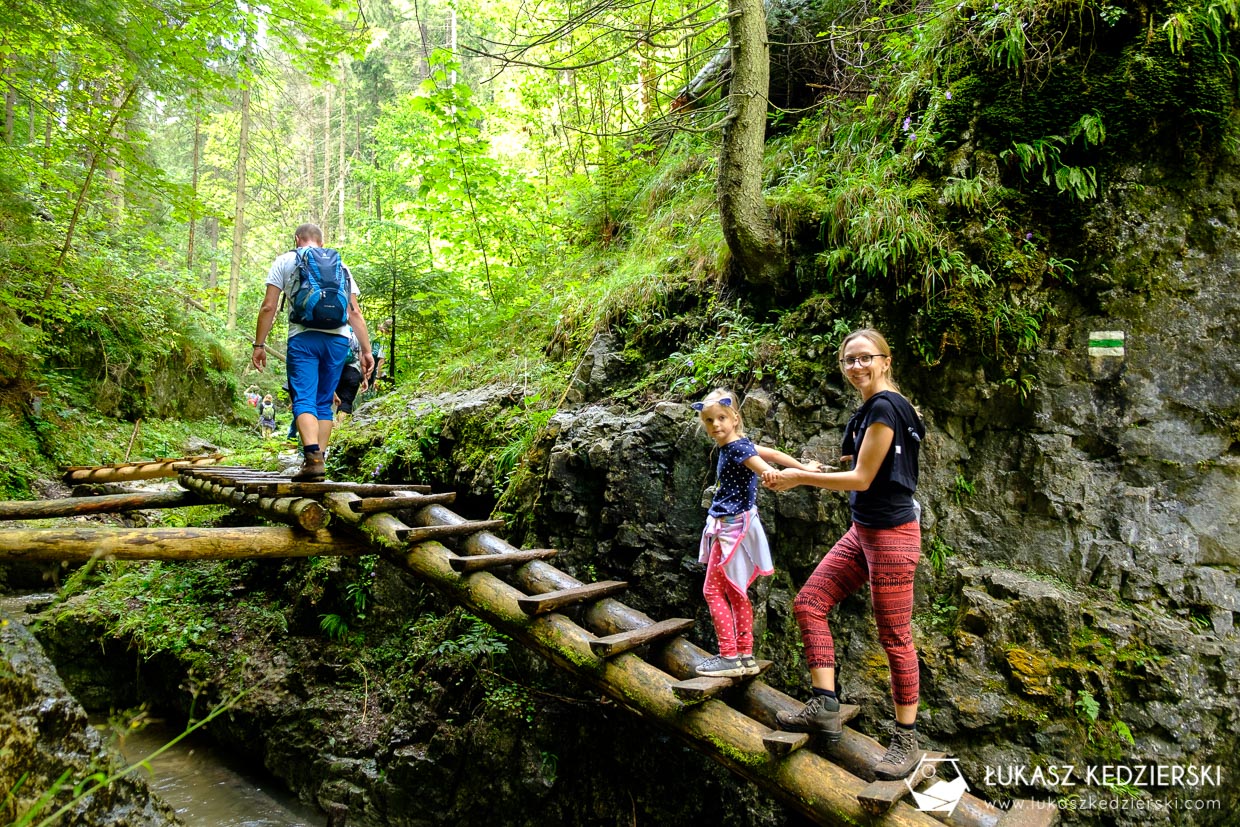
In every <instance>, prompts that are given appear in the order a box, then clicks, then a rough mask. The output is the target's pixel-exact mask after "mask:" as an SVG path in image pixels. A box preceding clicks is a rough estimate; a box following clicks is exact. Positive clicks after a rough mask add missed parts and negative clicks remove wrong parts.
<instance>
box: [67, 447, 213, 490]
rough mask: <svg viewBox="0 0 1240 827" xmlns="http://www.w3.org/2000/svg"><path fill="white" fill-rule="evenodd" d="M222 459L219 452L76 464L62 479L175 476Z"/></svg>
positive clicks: (128, 479)
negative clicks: (117, 463) (168, 457)
mask: <svg viewBox="0 0 1240 827" xmlns="http://www.w3.org/2000/svg"><path fill="white" fill-rule="evenodd" d="M219 461H220V455H219V454H211V455H206V456H199V457H181V458H177V459H157V460H149V461H145V462H128V463H125V464H124V465H75V466H70V467H68V468H65V469H64V472H65V473H64V477H62V479H63V480H64V482H65V483H66V484H69V485H72V484H74V483H82V482H132V481H133V480H154V479H160V478H162V477H175V476H177V475H179V474H180V473H181V470H182V469H184V468H191V467H195V466H199V465H214V464H215V463H217V462H219Z"/></svg>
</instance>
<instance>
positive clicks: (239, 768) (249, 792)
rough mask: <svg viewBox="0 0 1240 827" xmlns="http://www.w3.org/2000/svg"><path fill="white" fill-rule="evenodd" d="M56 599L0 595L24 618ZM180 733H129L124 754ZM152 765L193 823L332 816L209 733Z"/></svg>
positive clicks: (164, 791) (166, 794) (302, 826)
mask: <svg viewBox="0 0 1240 827" xmlns="http://www.w3.org/2000/svg"><path fill="white" fill-rule="evenodd" d="M54 598H55V595H54V594H21V595H3V594H0V611H3V612H5V613H6V614H8V615H9V617H11V618H12V619H14V620H16V621H18V622H25V621H27V620H28V619H29V615H27V614H26V608H27V607H28V606H36V607H37V606H43V605H46V604H47V603H49V602H50V601H51V600H53V599H54ZM95 723H96V725H97V726H98V725H101V724H102V723H104V722H102V721H98V720H96V721H95ZM207 726H208V727H209V726H210V724H208V725H207ZM180 732H181V731H180V730H179V729H174V728H173V727H170V726H167V725H164V724H160V723H152V724H149V725H147V726H146V727H144V728H143V729H141V730H139V731H137V732H131V733H128V734H126V736H125V738H124V739H123V741H122V743H121V744H120V747H121V754H122V755H123V756H124V757H125V760H126V761H129V762H136V761H141V760H142V759H144V758H146V757H147V756H148V755H150V754H151V753H153V752H155V751H156V750H158V749H159V748H160V747H162V746H163V745H164V744H166V743H168V742H169V741H171V740H172V739H173V738H175V737H176V736H177V735H179V734H180ZM196 734H197V733H196ZM150 765H151V770H150V772H149V773H147V772H146V771H145V770H139V771H138V772H143V773H145V774H146V779H147V783H148V784H149V785H150V787H151V789H152V790H154V791H155V792H156V793H157V794H158V795H159V796H160V797H161V798H163V799H164V801H166V802H167V803H168V804H169V805H170V806H171V807H173V808H174V809H176V811H177V815H179V816H180V817H181V820H182V821H184V822H185V824H186V825H189V827H322V825H324V824H326V823H327V816H326V815H324V814H323V813H322V812H321V811H320V810H319V809H318V808H317V807H313V806H311V805H308V804H304V803H302V802H301V801H299V800H298V799H297V798H296V797H295V796H293V795H291V794H290V793H288V792H287V791H285V790H284V789H282V788H281V787H280V786H279V784H278V783H277V782H275V781H274V779H263V778H260V777H258V776H257V775H255V774H253V773H251V772H249V771H247V770H246V769H245V768H244V766H243V765H241V764H240V763H239V762H238V761H237V760H236V758H235V756H229V755H224V754H221V752H220V750H217V749H216V748H215V747H214V746H212V745H211V743H210V742H209V741H207V740H206V738H204V737H198V738H195V737H194V736H190V737H188V738H186V739H184V740H182V741H180V742H179V743H177V744H176V745H174V746H173V747H171V748H170V749H169V750H168V751H167V752H165V753H163V754H162V755H160V756H159V757H158V758H156V759H154V760H153V761H151V762H150Z"/></svg>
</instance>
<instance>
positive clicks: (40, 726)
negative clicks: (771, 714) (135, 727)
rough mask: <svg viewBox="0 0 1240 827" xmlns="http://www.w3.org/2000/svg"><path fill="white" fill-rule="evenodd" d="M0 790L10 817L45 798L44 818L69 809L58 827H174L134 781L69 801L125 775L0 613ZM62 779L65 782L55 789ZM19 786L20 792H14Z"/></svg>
mask: <svg viewBox="0 0 1240 827" xmlns="http://www.w3.org/2000/svg"><path fill="white" fill-rule="evenodd" d="M0 758H2V759H3V760H0V789H3V790H5V791H10V790H15V792H14V793H13V795H14V800H13V802H11V804H12V805H13V806H14V808H15V811H16V812H17V813H24V812H25V811H26V810H28V809H29V808H30V807H32V806H34V804H35V802H36V801H37V800H38V798H39V797H40V796H41V795H43V794H44V793H45V792H52V793H53V795H52V796H51V803H50V804H49V805H48V807H47V808H46V809H44V810H41V811H40V812H41V813H42V815H44V816H45V815H48V814H50V813H51V812H53V811H54V810H56V809H58V808H59V807H61V806H65V805H68V807H69V809H68V811H67V814H66V815H65V816H63V817H62V820H61V822H59V823H66V824H68V823H72V824H82V825H94V824H98V825H105V824H106V825H109V827H162V826H163V825H179V824H182V822H181V820H180V819H178V818H177V816H176V813H175V812H174V811H173V809H172V808H171V807H169V806H168V805H167V804H165V803H164V802H163V801H162V800H161V799H159V798H158V797H156V796H155V795H154V793H152V792H151V790H150V789H149V788H148V787H147V785H146V783H145V782H144V781H143V780H142V779H141V778H140V777H139V776H137V775H134V774H131V775H126V776H125V777H123V778H119V779H117V780H115V781H112V782H111V783H110V784H108V785H107V786H105V787H103V788H102V789H100V790H98V791H96V792H94V793H91V794H89V795H86V796H83V797H81V798H76V799H75V797H74V787H75V785H76V784H77V783H78V782H79V781H82V780H84V779H86V778H87V777H89V776H91V775H92V774H94V773H96V772H104V773H108V774H111V773H114V772H117V771H118V770H120V769H122V768H123V767H124V761H123V760H122V759H121V758H120V756H119V754H117V753H115V752H114V751H112V750H110V749H109V748H108V747H107V746H106V745H105V743H104V741H103V738H102V737H101V736H100V734H99V732H98V731H97V730H95V729H94V728H93V727H91V726H90V724H89V722H88V720H87V717H86V712H85V711H84V710H83V709H82V707H81V705H80V704H79V703H78V702H77V701H76V700H74V699H73V697H72V696H70V695H69V693H68V692H67V691H66V689H65V687H64V685H63V684H62V683H61V682H60V678H59V677H58V676H57V674H56V669H55V667H54V666H53V665H52V663H51V661H49V660H48V659H47V657H46V655H44V654H43V651H42V649H41V648H40V646H39V644H38V642H37V641H36V640H35V639H34V638H33V637H32V636H31V634H30V633H29V632H28V631H27V630H26V629H25V628H24V627H23V626H22V625H21V624H19V623H16V622H13V621H12V620H11V619H10V618H8V617H7V616H6V615H4V614H2V613H0ZM62 776H64V780H63V781H62V780H61V779H62ZM19 782H20V786H17V785H18V784H19Z"/></svg>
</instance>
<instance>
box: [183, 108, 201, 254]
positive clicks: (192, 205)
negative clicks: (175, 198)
mask: <svg viewBox="0 0 1240 827" xmlns="http://www.w3.org/2000/svg"><path fill="white" fill-rule="evenodd" d="M201 155H202V118H201V117H200V116H199V115H197V114H195V115H194V157H193V158H191V159H190V165H191V167H192V169H193V172H192V173H191V176H190V188H191V189H190V193H191V198H190V202H189V241H188V243H187V244H186V245H185V269H186V270H189V271H190V272H191V273H192V272H193V271H194V233H195V232H196V231H197V230H198V160H199V157H200V156H201Z"/></svg>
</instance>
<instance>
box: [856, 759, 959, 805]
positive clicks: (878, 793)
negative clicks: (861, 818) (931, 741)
mask: <svg viewBox="0 0 1240 827" xmlns="http://www.w3.org/2000/svg"><path fill="white" fill-rule="evenodd" d="M922 754H923V755H924V756H925V758H924V759H923V760H922V763H921V764H919V765H918V766H917V767H915V768H914V769H913V772H912V774H911V775H909V777H908V778H901V779H900V780H898V781H871V782H870V783H869V784H867V785H866V787H865V789H863V790H862V791H861V792H859V793H857V803H858V804H860V805H861V809H863V810H865V811H866V812H867V813H869V814H870V815H874V816H879V815H882V814H883V813H885V812H887V811H888V810H890V809H891V808H892V807H894V806H895V805H896V802H897V801H899V800H900V799H901V798H904V797H905V796H907V795H908V794H909V793H910V792H911V789H910V787H916V786H918V785H919V784H921V783H922V782H924V781H926V780H927V779H930V778H933V777H934V775H935V772H936V769H937V767H936V766H935V764H934V763H927V760H926V759H929V760H931V761H938V760H941V759H943V758H946V757H947V755H946V754H945V753H942V752H925V753H922Z"/></svg>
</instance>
